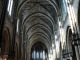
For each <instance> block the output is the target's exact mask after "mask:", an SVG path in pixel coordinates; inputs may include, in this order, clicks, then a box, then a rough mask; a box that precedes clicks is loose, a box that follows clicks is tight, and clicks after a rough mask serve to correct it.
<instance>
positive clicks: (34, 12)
mask: <svg viewBox="0 0 80 60" xmlns="http://www.w3.org/2000/svg"><path fill="white" fill-rule="evenodd" d="M57 3H58V2H57ZM57 3H56V1H55V0H54V1H53V0H25V1H22V3H21V4H20V5H19V8H18V13H19V14H18V16H19V20H20V24H21V26H22V27H23V28H22V30H23V31H25V33H26V35H25V36H28V40H29V41H30V42H33V41H34V40H43V41H45V42H47V43H50V42H51V35H52V34H53V33H54V30H55V28H56V26H57V15H58V5H57Z"/></svg>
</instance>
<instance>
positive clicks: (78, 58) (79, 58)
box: [75, 46, 80, 60]
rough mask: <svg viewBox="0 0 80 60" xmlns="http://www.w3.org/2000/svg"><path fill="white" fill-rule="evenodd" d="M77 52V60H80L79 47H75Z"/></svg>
mask: <svg viewBox="0 0 80 60" xmlns="http://www.w3.org/2000/svg"><path fill="white" fill-rule="evenodd" d="M75 51H76V57H77V60H80V57H79V51H78V47H77V46H75Z"/></svg>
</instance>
